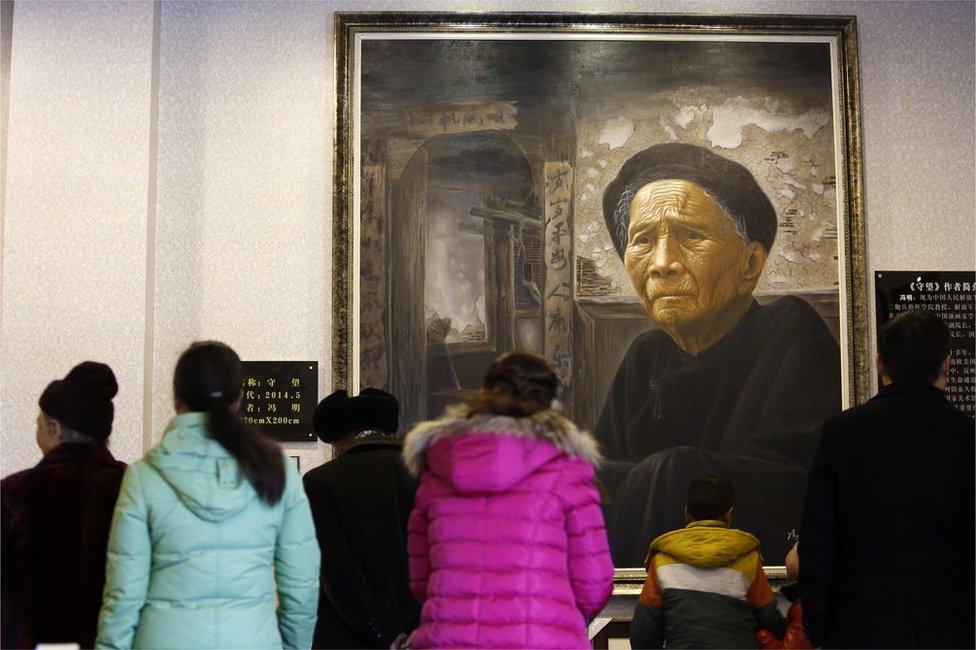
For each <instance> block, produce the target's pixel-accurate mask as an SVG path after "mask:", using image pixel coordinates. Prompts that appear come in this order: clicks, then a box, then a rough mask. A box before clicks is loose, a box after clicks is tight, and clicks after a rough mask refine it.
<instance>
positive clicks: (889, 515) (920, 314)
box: [799, 311, 976, 648]
mask: <svg viewBox="0 0 976 650" xmlns="http://www.w3.org/2000/svg"><path fill="white" fill-rule="evenodd" d="M950 340H951V339H950V332H949V329H948V328H947V327H946V325H945V324H944V323H943V322H941V321H940V320H939V319H938V317H937V316H936V315H935V314H933V313H932V312H928V311H909V312H905V313H902V314H899V315H898V316H896V317H895V318H894V319H892V320H891V321H889V322H887V323H886V324H885V325H884V326H883V327H882V328H881V331H880V332H879V334H878V360H877V364H878V373H879V375H880V376H881V383H882V387H881V389H880V390H879V391H878V394H877V395H876V396H875V397H874V398H872V399H871V400H870V401H868V402H867V403H866V404H862V405H860V406H856V407H854V408H852V409H849V410H847V411H845V412H843V413H842V414H840V415H838V416H836V417H834V418H831V419H829V420H827V422H826V423H825V424H824V427H823V438H822V439H821V442H820V447H819V449H818V451H817V455H816V460H815V462H814V465H813V469H812V470H811V471H810V477H809V482H808V485H807V493H806V500H805V504H804V508H803V519H802V528H801V531H800V543H799V558H800V576H799V585H800V591H801V594H802V599H803V614H804V616H803V618H804V625H805V627H806V629H807V634H808V635H809V637H810V641H811V642H812V643H813V644H814V646H818V647H819V646H823V647H833V648H874V647H882V648H903V647H904V648H908V647H913V648H972V647H974V644H976V638H974V628H976V619H974V609H976V602H974V597H973V581H974V578H976V574H974V561H973V552H974V545H976V539H974V528H976V519H974V499H976V494H974V493H976V481H974V471H973V464H974V460H976V449H974V428H976V423H974V421H973V418H972V417H970V416H968V415H965V414H963V413H961V412H960V411H958V410H956V409H955V408H953V406H952V405H950V404H949V401H948V400H947V399H946V396H945V393H944V392H943V390H944V389H945V385H946V381H947V377H948V373H949V364H950V356H949V351H950Z"/></svg>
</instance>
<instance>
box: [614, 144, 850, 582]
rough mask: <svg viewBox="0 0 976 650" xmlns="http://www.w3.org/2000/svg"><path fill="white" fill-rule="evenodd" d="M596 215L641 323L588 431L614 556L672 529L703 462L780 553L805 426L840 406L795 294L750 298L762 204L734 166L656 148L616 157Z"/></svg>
mask: <svg viewBox="0 0 976 650" xmlns="http://www.w3.org/2000/svg"><path fill="white" fill-rule="evenodd" d="M603 212H604V218H605V220H606V224H607V228H608V229H609V231H610V235H611V238H612V240H613V244H614V247H615V248H616V251H617V253H618V254H619V255H620V257H621V258H622V259H623V262H624V266H625V268H626V271H627V274H628V275H629V277H630V280H631V283H632V284H633V287H634V289H635V290H636V293H637V296H638V298H639V299H640V301H641V304H642V306H643V308H644V310H645V311H646V312H647V315H648V317H649V318H650V319H651V320H652V321H653V324H654V325H655V327H654V328H653V329H651V330H649V331H646V332H644V333H643V334H640V335H639V336H638V337H637V338H636V339H635V340H634V341H633V342H632V343H631V345H630V348H629V350H628V351H627V353H626V355H625V356H624V358H623V361H622V362H621V364H620V367H619V369H618V370H617V373H616V376H615V378H614V380H613V384H612V387H611V389H610V391H609V393H608V396H607V398H606V401H605V403H604V405H603V410H602V413H601V414H600V417H599V421H598V423H597V425H596V427H595V434H596V436H597V438H598V440H599V441H600V443H601V447H602V451H603V453H604V455H605V457H606V459H607V461H606V463H605V464H604V467H603V469H602V471H601V475H600V479H601V481H602V483H603V485H604V487H605V488H606V490H607V492H608V493H609V495H610V500H611V502H612V506H611V508H610V521H609V526H608V527H609V532H610V538H611V541H612V546H613V551H614V560H615V564H616V565H617V566H639V565H640V564H642V563H643V559H644V556H645V554H646V552H647V544H648V541H649V540H651V539H653V538H654V537H655V536H657V535H659V534H661V533H663V532H666V531H667V530H670V529H674V528H680V527H681V526H683V525H684V519H683V514H682V509H683V506H684V496H685V495H684V491H685V489H686V487H687V486H688V484H689V482H690V481H691V480H692V479H693V478H694V477H695V476H698V475H700V474H704V473H714V474H719V475H721V476H724V477H725V478H727V479H728V480H730V481H731V482H732V483H733V484H734V486H735V489H736V492H737V494H738V500H737V504H736V508H735V517H736V525H737V527H741V528H743V529H745V530H749V531H750V532H752V533H755V534H756V535H757V536H758V537H759V539H760V540H762V543H763V550H764V553H765V554H766V557H767V558H781V557H783V556H784V555H785V553H786V550H787V549H788V547H789V545H790V543H791V542H790V538H791V536H792V534H795V531H794V530H793V527H794V526H796V522H797V521H798V519H799V513H800V509H801V502H802V498H803V493H804V487H805V484H806V472H807V469H808V467H809V464H810V462H811V460H812V454H813V452H814V450H815V446H816V442H817V436H818V430H819V425H820V423H821V422H822V421H823V420H824V418H826V417H827V416H829V415H831V414H833V413H835V412H837V411H839V410H840V408H841V369H840V362H839V358H840V355H839V349H838V345H837V342H836V341H835V339H834V338H833V336H832V335H831V333H830V331H829V330H828V328H827V327H826V325H825V324H824V322H823V320H822V319H821V318H820V316H819V315H818V314H817V312H816V311H815V310H814V309H813V308H812V307H811V306H810V305H809V304H808V303H807V302H805V301H804V300H803V299H801V298H799V297H794V296H785V297H780V298H778V299H776V300H774V301H772V302H769V303H768V304H765V305H760V304H759V303H758V302H757V301H756V299H755V298H754V297H753V292H754V290H755V289H756V285H757V282H758V281H759V278H760V275H761V274H762V272H763V267H764V265H765V263H766V258H767V255H768V254H769V251H770V248H771V247H772V244H773V241H774V238H775V236H776V230H777V216H776V212H775V210H774V208H773V205H772V203H771V202H770V200H769V198H768V197H767V196H766V194H765V193H764V192H763V190H762V189H761V188H760V187H759V185H758V184H757V182H756V180H755V178H754V177H753V175H752V174H751V173H750V172H749V171H748V170H747V169H746V168H745V167H743V166H742V165H740V164H738V163H736V162H732V161H730V160H728V159H726V158H724V157H722V156H720V155H718V154H715V153H713V152H711V151H709V150H707V149H705V148H702V147H698V146H695V145H690V144H680V143H669V144H660V145H656V146H652V147H650V148H647V149H644V150H643V151H640V152H639V153H637V154H635V155H633V156H632V157H631V158H630V159H629V160H628V161H627V162H626V163H625V164H624V165H623V167H622V168H621V169H620V172H619V173H618V175H617V177H616V178H615V179H614V180H613V181H612V182H611V183H610V184H609V185H608V186H607V187H606V190H605V192H604V195H603ZM790 522H792V523H790ZM774 563H775V562H774Z"/></svg>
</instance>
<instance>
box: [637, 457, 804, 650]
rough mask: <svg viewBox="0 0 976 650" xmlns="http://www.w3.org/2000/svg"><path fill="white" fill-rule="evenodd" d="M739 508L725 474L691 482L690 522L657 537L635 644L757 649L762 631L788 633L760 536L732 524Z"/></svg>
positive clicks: (649, 561) (687, 511) (687, 515)
mask: <svg viewBox="0 0 976 650" xmlns="http://www.w3.org/2000/svg"><path fill="white" fill-rule="evenodd" d="M734 507H735V490H734V489H733V487H732V485H731V484H730V483H729V482H728V481H726V480H725V479H723V478H721V477H719V476H714V475H706V476H699V477H698V478H696V479H695V480H694V481H692V482H691V485H690V486H688V499H687V506H686V507H685V518H686V519H687V521H688V525H687V526H686V527H684V528H682V529H680V530H674V531H671V532H670V533H665V534H664V535H661V536H660V537H658V538H657V539H655V540H654V541H653V542H651V548H650V551H649V552H648V555H647V560H646V566H647V581H646V582H645V583H644V589H643V591H642V592H641V595H640V598H639V599H638V601H637V607H636V609H635V610H634V617H633V621H632V623H631V631H630V645H631V647H632V648H661V647H663V646H664V645H665V644H667V647H668V648H755V647H756V630H757V629H767V630H770V631H771V632H772V633H773V634H774V635H775V636H776V637H777V638H781V637H782V636H783V632H784V629H785V621H784V620H783V616H782V615H781V614H780V613H779V611H778V610H777V608H776V601H775V598H774V596H773V591H772V589H771V588H770V586H769V582H768V581H767V580H766V574H765V572H764V571H763V561H762V555H761V554H760V553H759V540H757V539H756V538H755V537H754V536H753V535H751V534H749V533H747V532H745V531H741V530H736V529H734V528H731V527H730V524H731V522H732V510H733V508H734Z"/></svg>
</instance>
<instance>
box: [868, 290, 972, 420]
mask: <svg viewBox="0 0 976 650" xmlns="http://www.w3.org/2000/svg"><path fill="white" fill-rule="evenodd" d="M874 294H875V313H876V316H877V321H878V327H879V328H880V327H881V325H882V323H885V322H887V321H888V320H889V319H891V318H894V317H895V316H896V315H898V314H899V313H901V312H903V311H905V310H907V309H931V310H932V311H934V312H935V313H936V314H938V315H939V317H940V318H942V320H944V321H945V322H946V325H948V326H949V330H950V331H951V332H952V365H951V366H950V369H949V383H948V384H947V385H946V396H947V397H948V398H949V401H950V402H952V404H953V405H954V406H955V407H956V408H958V409H959V410H960V411H962V412H963V413H968V414H969V415H973V414H974V412H976V350H974V347H976V272H974V271H876V272H875V274H874Z"/></svg>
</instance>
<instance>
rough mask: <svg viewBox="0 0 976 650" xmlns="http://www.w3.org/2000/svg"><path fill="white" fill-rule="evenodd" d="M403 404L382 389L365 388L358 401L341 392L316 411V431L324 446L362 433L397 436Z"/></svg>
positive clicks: (313, 424)
mask: <svg viewBox="0 0 976 650" xmlns="http://www.w3.org/2000/svg"><path fill="white" fill-rule="evenodd" d="M399 414H400V403H399V402H397V398H396V397H394V396H393V395H390V394H389V393H387V392H385V391H382V390H380V389H378V388H364V389H363V390H362V392H360V393H359V395H357V396H356V397H349V394H348V393H347V392H346V391H345V390H337V391H336V392H334V393H332V394H331V395H329V396H328V397H326V398H325V399H323V400H322V401H321V402H319V405H318V406H317V407H315V414H314V415H313V416H312V428H313V429H315V434H316V435H317V436H318V437H319V439H320V440H322V442H330V443H331V442H336V441H337V440H341V439H343V438H345V437H346V436H350V435H353V434H356V433H360V432H362V431H370V430H376V431H382V432H383V433H389V434H393V433H396V430H397V427H398V426H399Z"/></svg>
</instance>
